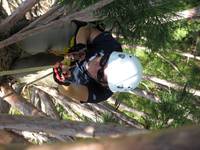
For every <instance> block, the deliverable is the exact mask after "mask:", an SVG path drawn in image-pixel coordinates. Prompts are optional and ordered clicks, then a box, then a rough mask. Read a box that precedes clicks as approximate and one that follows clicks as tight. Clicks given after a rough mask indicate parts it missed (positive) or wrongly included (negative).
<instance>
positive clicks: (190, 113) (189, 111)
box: [145, 91, 200, 129]
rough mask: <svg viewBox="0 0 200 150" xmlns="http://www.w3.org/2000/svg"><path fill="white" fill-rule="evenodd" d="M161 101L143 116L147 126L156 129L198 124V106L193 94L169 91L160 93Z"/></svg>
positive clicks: (199, 114)
mask: <svg viewBox="0 0 200 150" xmlns="http://www.w3.org/2000/svg"><path fill="white" fill-rule="evenodd" d="M161 98H162V101H161V103H158V104H157V105H154V106H153V107H151V110H152V112H151V113H149V114H148V116H146V118H145V122H146V125H147V128H150V129H158V128H168V127H178V126H182V125H186V124H199V122H200V106H198V105H196V103H195V101H194V96H193V95H192V94H189V93H187V92H186V91H183V92H180V93H177V92H175V91H169V92H168V93H166V92H165V93H163V94H162V95H161Z"/></svg>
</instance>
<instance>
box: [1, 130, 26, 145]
mask: <svg viewBox="0 0 200 150" xmlns="http://www.w3.org/2000/svg"><path fill="white" fill-rule="evenodd" d="M17 143H18V144H28V143H29V142H28V141H27V140H25V139H24V137H22V136H20V135H17V134H15V133H13V132H9V131H6V130H0V144H4V145H8V144H17ZM0 149H1V148H0Z"/></svg>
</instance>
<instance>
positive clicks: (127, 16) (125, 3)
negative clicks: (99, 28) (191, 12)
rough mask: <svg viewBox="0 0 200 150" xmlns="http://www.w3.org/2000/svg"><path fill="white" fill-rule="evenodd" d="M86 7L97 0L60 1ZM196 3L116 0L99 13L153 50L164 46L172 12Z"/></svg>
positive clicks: (171, 26)
mask: <svg viewBox="0 0 200 150" xmlns="http://www.w3.org/2000/svg"><path fill="white" fill-rule="evenodd" d="M60 1H61V2H62V3H65V4H72V2H73V3H75V4H76V6H77V7H79V8H85V7H87V6H89V5H91V4H94V3H96V2H98V1H97V0H76V1H72V0H60ZM197 4H199V2H198V0H176V1H175V0H160V1H156V0H154V1H149V0H115V1H114V2H112V3H111V4H109V5H107V6H106V7H104V8H103V9H102V10H101V11H99V12H98V14H100V15H101V16H103V17H104V18H105V19H104V20H102V22H103V23H104V24H105V25H106V26H107V27H109V26H110V27H113V28H115V30H116V31H117V32H119V34H121V35H123V36H124V37H125V38H126V40H129V41H132V42H136V43H141V42H142V44H143V45H145V46H147V47H149V48H151V49H153V50H158V49H161V48H163V47H166V46H167V43H168V42H170V41H171V40H172V36H171V33H172V32H173V31H174V30H175V28H176V25H175V24H174V23H172V22H171V21H170V19H171V17H173V16H175V15H174V12H176V11H179V10H182V9H186V8H189V7H192V6H195V5H197Z"/></svg>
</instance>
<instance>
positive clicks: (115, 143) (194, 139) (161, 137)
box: [0, 126, 200, 150]
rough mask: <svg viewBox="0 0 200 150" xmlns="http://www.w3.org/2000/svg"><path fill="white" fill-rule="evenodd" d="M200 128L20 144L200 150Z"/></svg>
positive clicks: (85, 149) (71, 149) (44, 149)
mask: <svg viewBox="0 0 200 150" xmlns="http://www.w3.org/2000/svg"><path fill="white" fill-rule="evenodd" d="M199 138H200V128H199V127H198V126H197V127H195V126H191V127H184V128H179V129H168V130H163V131H160V132H155V131H154V132H153V133H148V134H140V135H135V136H134V135H131V136H124V137H119V138H115V139H113V138H106V139H100V140H95V141H87V142H83V141H82V142H78V143H70V144H55V145H52V144H51V145H41V146H29V147H27V146H24V145H20V147H18V149H20V150H27V149H29V150H52V149H60V150H62V149H67V150H77V149H81V150H94V149H95V150H161V149H165V150H169V149H170V150H199V149H200V143H199ZM0 148H2V149H3V150H8V149H12V148H14V149H16V146H15V145H9V146H1V147H0ZM18 149H17V150H18Z"/></svg>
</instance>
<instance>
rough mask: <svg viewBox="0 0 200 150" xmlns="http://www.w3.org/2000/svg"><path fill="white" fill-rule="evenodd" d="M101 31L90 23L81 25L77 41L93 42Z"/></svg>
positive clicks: (80, 42) (82, 42)
mask: <svg viewBox="0 0 200 150" xmlns="http://www.w3.org/2000/svg"><path fill="white" fill-rule="evenodd" d="M100 33H101V31H99V30H98V29H96V28H93V27H91V26H89V25H87V26H84V27H81V28H80V29H79V31H78V33H77V35H76V43H77V44H87V43H88V42H92V41H93V40H94V39H95V37H97V36H98V35H99V34H100Z"/></svg>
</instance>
